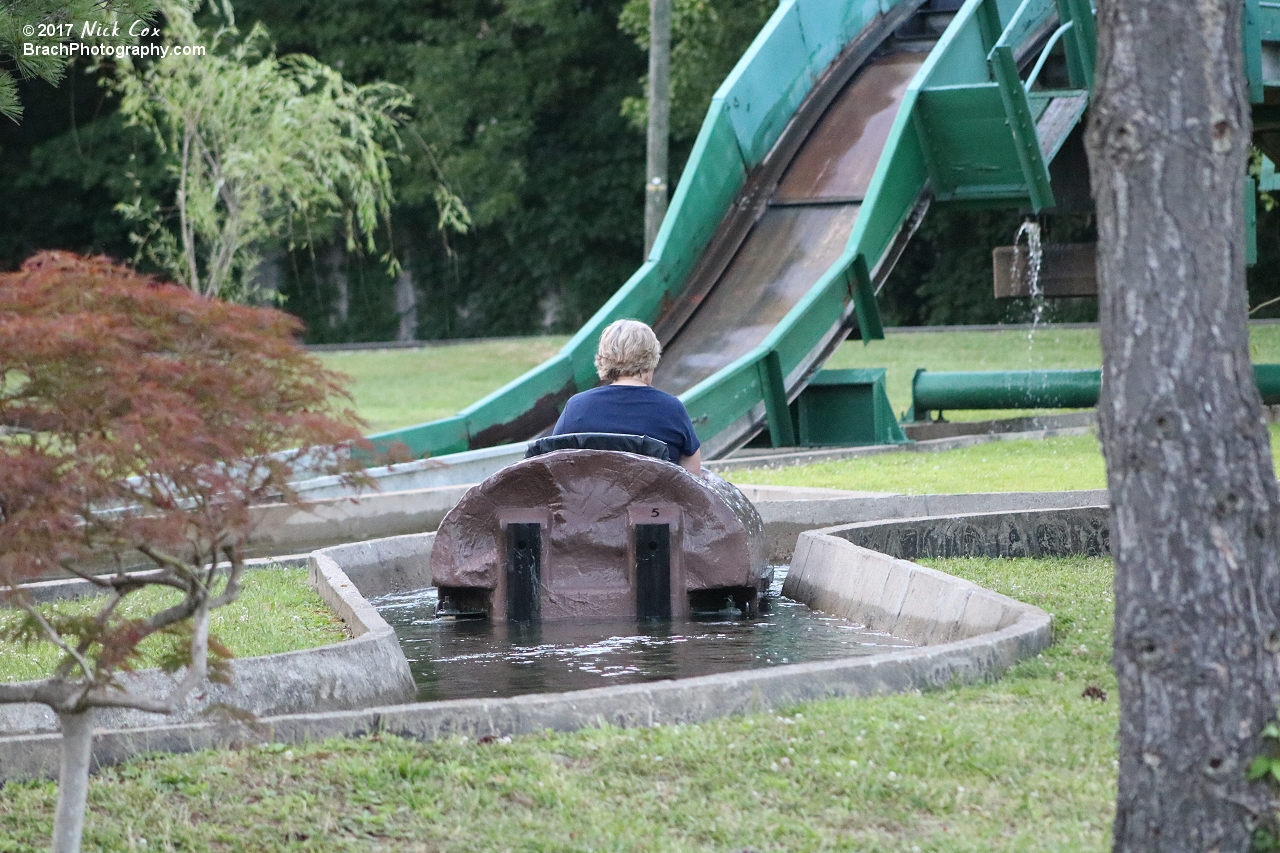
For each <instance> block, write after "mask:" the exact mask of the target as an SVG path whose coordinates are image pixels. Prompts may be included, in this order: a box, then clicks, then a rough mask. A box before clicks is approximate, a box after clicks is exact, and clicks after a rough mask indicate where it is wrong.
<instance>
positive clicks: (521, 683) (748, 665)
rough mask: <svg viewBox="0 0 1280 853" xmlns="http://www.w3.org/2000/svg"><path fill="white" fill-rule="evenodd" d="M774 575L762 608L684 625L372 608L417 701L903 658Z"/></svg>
mask: <svg viewBox="0 0 1280 853" xmlns="http://www.w3.org/2000/svg"><path fill="white" fill-rule="evenodd" d="M786 571H787V567H786V566H778V567H776V569H775V571H774V584H773V587H772V588H771V589H770V591H769V595H768V606H767V607H763V608H761V610H762V612H761V614H760V615H759V616H756V617H752V618H744V617H742V616H741V615H739V614H738V612H737V611H736V610H732V609H726V610H724V611H720V612H716V613H702V614H697V615H695V616H694V617H693V618H691V619H688V620H674V621H670V622H637V621H635V620H627V621H615V622H599V621H577V620H561V621H554V622H545V623H541V624H537V623H535V624H532V625H509V624H507V623H505V622H490V621H486V620H475V621H468V620H452V619H444V618H437V617H436V612H435V605H436V591H435V589H434V588H431V589H426V590H419V591H416V592H412V593H404V594H396V595H386V596H382V597H380V598H375V599H372V600H371V603H372V604H373V605H374V607H376V608H377V609H378V612H379V613H381V614H382V617H383V618H384V619H386V620H387V622H389V623H390V624H391V626H392V627H393V628H394V629H395V631H396V635H397V636H398V637H399V638H400V647H401V648H402V649H403V650H404V653H405V656H406V657H407V658H408V659H409V666H410V668H411V669H412V671H413V677H414V681H415V682H416V683H417V685H418V699H419V700H420V701H424V702H425V701H434V700H439V699H465V698H482V697H500V696H518V695H521V694H525V693H546V692H562V691H566V690H583V689H586V688H589V687H608V686H612V685H616V684H628V683H634V682H643V681H660V680H663V679H669V678H688V677H691V676H695V675H709V674H712V673H718V672H730V671H733V670H740V669H756V668H760V667H768V666H777V665H779V664H786V663H801V662H805V661H820V660H833V659H836V658H843V657H850V656H853V655H869V654H875V653H878V652H885V651H891V650H894V649H901V648H909V647H910V646H909V644H906V643H905V641H903V640H902V639H900V638H897V637H893V636H890V635H888V634H883V633H876V632H871V631H867V630H865V629H864V628H863V627H861V626H858V625H854V624H851V623H849V622H846V621H844V620H842V619H836V618H834V617H831V616H827V615H825V614H822V613H819V612H816V611H813V610H810V609H809V608H808V607H806V606H804V605H803V604H799V603H797V602H795V601H792V600H791V599H788V598H784V597H782V595H781V590H782V582H783V579H784V578H785V577H786Z"/></svg>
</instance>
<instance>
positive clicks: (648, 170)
mask: <svg viewBox="0 0 1280 853" xmlns="http://www.w3.org/2000/svg"><path fill="white" fill-rule="evenodd" d="M670 130H671V0H649V138H648V150H647V154H646V161H647V162H646V164H645V187H644V256H645V259H646V260H647V259H648V258H649V250H650V249H652V248H653V241H654V240H656V239H658V229H659V228H660V227H662V219H663V217H665V216H666V215H667V152H668V146H669V137H670V135H671V133H670Z"/></svg>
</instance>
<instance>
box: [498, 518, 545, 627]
mask: <svg viewBox="0 0 1280 853" xmlns="http://www.w3.org/2000/svg"><path fill="white" fill-rule="evenodd" d="M541 599H542V525H541V524H508V525H507V621H508V622H532V621H534V620H535V619H537V618H538V616H539V615H541V611H542V602H541Z"/></svg>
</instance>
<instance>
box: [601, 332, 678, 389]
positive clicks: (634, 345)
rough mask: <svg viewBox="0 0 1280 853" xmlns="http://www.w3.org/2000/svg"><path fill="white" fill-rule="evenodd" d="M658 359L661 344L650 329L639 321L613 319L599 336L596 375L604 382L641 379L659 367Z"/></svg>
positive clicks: (660, 354)
mask: <svg viewBox="0 0 1280 853" xmlns="http://www.w3.org/2000/svg"><path fill="white" fill-rule="evenodd" d="M661 356H662V345H661V344H659V343H658V336H657V335H655V334H654V333H653V329H650V328H649V327H648V326H647V325H645V324H644V323H641V322H640V321H639V320H614V321H613V322H612V323H610V324H609V325H608V327H606V328H605V330H604V332H603V333H601V335H600V346H599V347H598V348H597V349H596V373H598V374H599V375H600V379H601V380H602V381H604V382H616V381H617V380H619V379H621V378H622V377H624V376H643V375H644V374H646V373H648V372H649V371H650V370H653V369H654V368H656V367H657V366H658V359H659V358H660V357H661Z"/></svg>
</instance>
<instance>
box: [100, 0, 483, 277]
mask: <svg viewBox="0 0 1280 853" xmlns="http://www.w3.org/2000/svg"><path fill="white" fill-rule="evenodd" d="M161 9H162V11H163V12H164V14H165V16H166V17H167V19H168V26H167V28H166V31H165V32H166V35H165V40H166V44H168V45H171V46H172V47H173V48H175V49H174V50H171V51H170V52H169V53H168V55H166V56H165V57H164V58H162V59H160V60H158V61H155V62H153V63H150V64H147V65H143V64H141V63H135V62H132V61H130V60H128V59H126V60H125V61H123V62H122V63H121V65H120V67H119V69H118V71H117V74H116V76H115V78H114V83H113V85H114V86H116V87H117V89H118V91H119V93H120V95H121V106H120V108H121V111H122V112H123V113H124V114H125V115H126V116H127V117H128V120H129V121H130V122H131V123H133V124H136V125H140V126H142V127H144V128H147V129H149V130H150V131H151V132H152V133H153V134H154V136H155V139H156V141H157V143H158V144H159V146H160V148H161V150H162V151H163V152H164V154H165V155H166V156H167V157H168V158H169V160H170V169H171V171H172V174H173V177H174V179H175V181H174V185H175V187H176V189H175V191H174V195H173V197H172V198H171V199H163V200H161V199H154V198H148V197H145V196H142V195H141V194H140V195H139V196H138V197H136V198H135V199H134V200H133V201H131V202H128V203H125V204H121V205H120V206H119V208H118V209H119V210H120V211H121V212H122V213H123V214H124V215H125V217H126V218H128V219H129V220H130V221H132V222H134V223H136V224H137V228H136V230H135V231H134V232H133V234H132V235H131V237H132V239H133V240H134V242H135V243H136V245H137V247H138V259H147V260H150V261H151V262H153V263H155V264H156V265H157V266H159V267H160V268H161V269H163V270H164V271H165V272H166V273H167V274H169V275H171V276H172V277H173V278H174V279H175V280H176V281H178V282H180V283H182V284H185V285H186V286H187V287H189V288H191V289H192V290H194V291H196V292H198V293H201V294H204V295H206V296H211V297H217V298H221V299H229V300H234V301H246V300H251V299H254V298H255V297H257V296H258V293H257V289H256V287H255V285H254V271H255V269H256V268H257V266H258V264H259V262H260V261H261V256H262V252H263V251H264V249H265V248H266V247H267V246H270V245H273V244H275V245H280V244H283V245H284V246H285V247H286V248H288V249H290V250H293V249H298V248H309V247H314V246H315V245H316V244H317V243H323V242H327V241H329V240H330V239H333V238H334V237H335V236H337V237H339V238H341V239H343V240H345V243H346V247H347V250H348V251H368V252H370V253H373V254H378V255H379V256H380V257H381V258H382V260H383V262H385V263H386V264H387V266H388V268H389V270H390V271H391V272H392V273H394V272H395V271H396V269H397V267H398V265H397V263H396V260H395V256H394V254H393V253H392V251H391V248H390V241H389V236H390V213H391V205H392V202H393V195H392V186H391V172H390V164H391V161H392V160H393V159H395V158H397V157H401V156H402V154H401V153H400V152H401V147H400V140H399V135H398V129H399V126H400V125H401V124H402V122H403V121H404V119H405V118H406V115H407V110H408V108H409V106H410V97H409V95H408V93H407V92H405V91H404V90H403V89H402V88H400V87H399V86H395V85H392V84H389V83H374V84H370V85H365V86H356V85H353V84H351V83H349V82H347V81H345V80H344V79H343V78H342V75H341V74H339V73H338V72H337V71H336V70H334V69H332V68H330V67H328V66H326V65H323V64H322V63H320V62H318V61H316V60H315V59H314V58H312V57H309V56H305V55H290V56H276V55H275V53H274V52H273V51H272V50H271V46H270V40H269V34H268V33H267V31H266V29H265V28H264V27H263V26H261V25H260V24H258V25H255V26H254V27H253V28H252V29H251V30H250V31H249V33H248V34H247V35H244V36H241V34H240V32H239V31H238V30H237V29H236V26H235V19H234V14H233V11H232V9H231V7H230V5H229V4H227V3H222V4H221V5H218V6H217V7H216V8H213V9H211V12H212V13H213V17H215V18H216V19H217V20H218V21H219V25H218V26H217V27H216V28H215V29H211V30H203V29H201V28H200V27H199V26H198V25H197V24H196V22H195V20H194V17H193V14H192V12H193V7H192V6H189V5H186V4H184V3H181V2H174V0H170V2H164V3H162V4H161ZM193 46H201V47H203V49H204V50H203V55H190V54H191V52H192V51H190V50H189V48H191V47H193ZM436 197H437V204H438V205H439V206H440V209H441V227H448V228H452V229H454V230H458V231H465V230H466V227H467V225H468V217H467V212H466V209H465V208H464V207H463V206H462V204H461V202H460V201H458V199H457V198H456V197H454V196H452V195H451V194H450V193H448V192H447V191H446V190H444V189H443V188H441V191H440V192H437V193H436ZM379 233H384V234H385V235H387V236H386V238H385V239H384V240H383V242H384V243H385V244H386V247H385V248H380V247H379V245H378V243H379V241H378V239H377V235H378V234H379Z"/></svg>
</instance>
